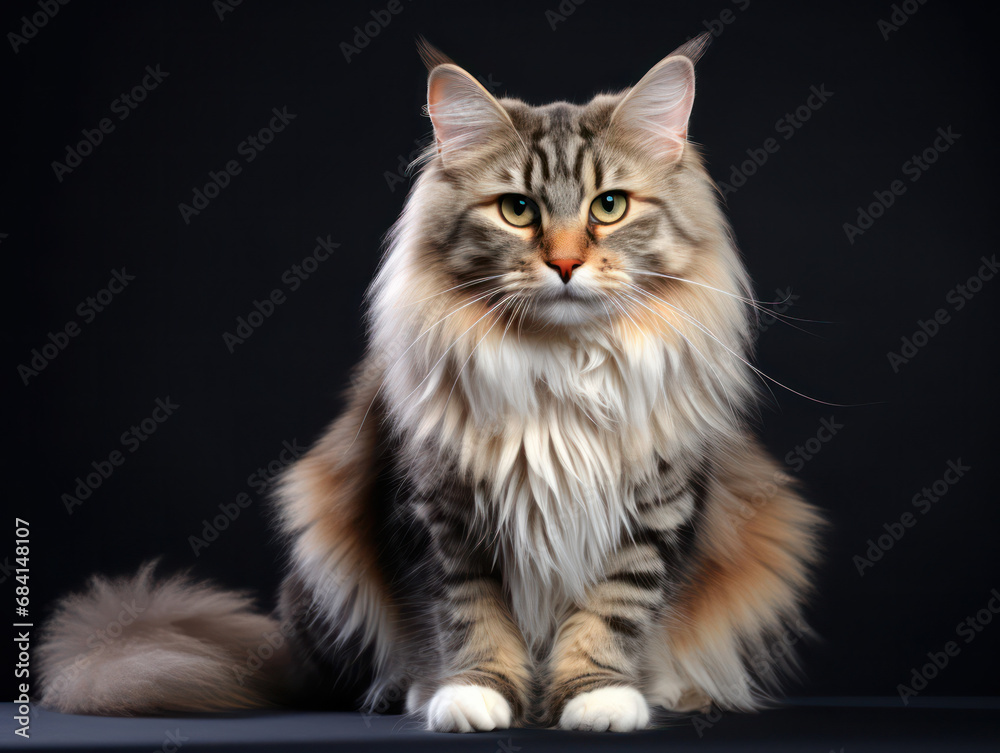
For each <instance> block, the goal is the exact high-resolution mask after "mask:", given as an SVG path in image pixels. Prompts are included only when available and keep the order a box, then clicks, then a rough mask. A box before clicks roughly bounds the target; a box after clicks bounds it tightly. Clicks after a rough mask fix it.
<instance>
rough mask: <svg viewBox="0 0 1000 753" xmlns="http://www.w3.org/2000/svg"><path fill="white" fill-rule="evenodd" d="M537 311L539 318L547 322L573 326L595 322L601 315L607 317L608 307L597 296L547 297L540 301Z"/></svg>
mask: <svg viewBox="0 0 1000 753" xmlns="http://www.w3.org/2000/svg"><path fill="white" fill-rule="evenodd" d="M537 311H538V313H537V317H538V319H539V320H540V321H542V322H543V323H545V324H560V325H564V326H571V327H575V326H580V325H585V324H593V323H594V322H595V321H598V319H599V317H602V316H603V317H607V309H605V307H604V306H602V305H601V299H600V298H596V297H586V298H584V297H582V296H574V297H572V298H570V297H566V298H562V297H560V298H558V299H545V300H541V301H539V302H538V304H537Z"/></svg>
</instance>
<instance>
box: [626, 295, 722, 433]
mask: <svg viewBox="0 0 1000 753" xmlns="http://www.w3.org/2000/svg"><path fill="white" fill-rule="evenodd" d="M624 295H625V297H626V298H628V299H629V300H631V301H634V302H635V303H638V304H639V305H640V306H642V307H643V308H646V309H648V310H649V311H651V312H652V313H653V314H655V315H656V316H658V317H660V318H661V319H663V321H665V322H666V323H667V326H669V327H670V328H671V329H673V330H674V332H676V333H677V334H678V335H680V336H681V337H683V338H684V341H685V342H686V343H687V344H688V345H689V346H690V347H691V348H692V349H693V350H694V352H695V353H697V354H698V355H699V356H701V360H703V361H704V362H705V364H706V365H707V366H708V368H710V369H711V370H712V373H713V374H715V378H716V379H718V380H719V386H720V387H721V388H722V394H723V395H725V397H726V403H728V404H729V410H730V412H731V413H732V415H733V418H734V419H735V418H737V417H738V414H737V411H736V408H735V407H734V406H733V401H732V400H731V399H730V397H729V391H728V390H727V389H726V382H725V380H724V379H723V378H722V376H721V375H720V374H719V372H718V371H717V370H716V368H715V366H714V365H713V364H712V361H711V360H710V359H709V358H708V357H707V356H706V355H705V354H704V353H702V352H701V351H700V350H699V349H698V346H696V345H695V344H694V343H693V342H691V340H690V339H689V338H688V336H687V335H685V334H684V333H683V332H682V331H681V330H680V329H679V328H678V327H676V326H675V325H674V323H673V322H671V321H670V320H669V319H667V318H666V317H665V316H663V314H661V313H660V312H659V311H657V310H656V309H654V308H652V307H651V306H647V305H646V304H645V303H643V302H642V301H640V300H639V299H638V298H635V297H634V296H630V295H628V294H627V293H625V294H624Z"/></svg>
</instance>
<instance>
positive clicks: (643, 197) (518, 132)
mask: <svg viewBox="0 0 1000 753" xmlns="http://www.w3.org/2000/svg"><path fill="white" fill-rule="evenodd" d="M707 42H708V35H703V36H701V37H697V38H695V39H693V40H691V41H689V42H688V43H686V44H685V45H683V46H681V47H680V48H678V49H677V50H676V51H675V52H673V53H671V54H670V55H668V56H667V57H666V58H664V59H663V60H661V61H660V62H659V63H657V64H656V65H655V66H653V68H652V69H651V70H649V72H648V73H646V75H645V76H643V77H642V79H641V80H640V81H639V82H638V83H637V84H635V86H633V87H632V88H631V89H627V90H625V91H623V92H619V93H616V94H600V95H598V96H596V97H595V98H594V99H592V100H591V101H590V102H588V103H586V104H582V105H577V104H570V103H568V102H555V103H553V104H549V105H544V106H532V105H529V104H526V103H525V102H522V101H520V100H517V99H511V98H506V97H505V98H496V97H494V96H493V95H492V94H491V93H490V92H489V91H487V90H486V89H485V88H484V87H483V86H482V85H481V84H480V83H479V82H478V81H477V80H476V78H475V77H474V76H472V75H471V74H469V73H467V72H466V71H465V70H463V69H462V68H460V67H459V66H457V65H455V64H454V63H452V62H451V61H450V60H448V59H447V58H445V57H443V56H441V55H440V54H439V53H436V51H431V52H425V61H426V62H428V68H429V69H430V75H429V81H428V104H427V111H428V114H429V115H430V119H431V121H432V123H433V129H434V141H433V143H432V144H431V145H430V146H429V147H428V150H427V152H426V154H425V155H424V158H423V167H422V169H421V173H420V175H419V177H418V178H417V181H416V184H415V185H414V188H413V190H412V191H411V193H410V196H409V198H408V200H407V206H406V209H405V210H404V213H403V216H402V217H401V219H400V221H399V223H397V225H396V227H395V228H394V230H393V233H392V235H391V238H390V240H391V244H390V249H389V253H388V255H387V258H386V260H385V263H384V264H383V267H382V269H381V271H380V274H379V277H378V278H377V280H376V283H375V285H374V287H373V295H374V309H375V311H374V315H375V321H376V323H377V325H380V326H381V328H382V334H386V333H387V332H388V331H392V330H400V329H403V330H406V331H405V332H404V333H402V334H404V335H405V336H406V337H407V339H408V340H409V341H410V342H415V340H414V337H415V335H416V334H417V333H418V332H423V331H424V330H426V331H427V333H426V334H424V335H422V336H423V337H424V340H423V341H422V345H423V347H421V348H420V349H421V350H423V349H425V348H426V350H427V351H428V353H430V352H433V351H434V350H435V348H434V346H433V344H434V343H442V344H445V345H446V346H447V347H449V348H451V347H452V346H455V352H459V353H466V352H468V348H466V347H464V346H460V345H459V344H458V341H459V340H463V341H469V342H473V343H475V342H477V341H479V340H480V339H481V338H482V339H484V340H485V343H486V344H484V346H483V348H485V347H487V346H488V343H489V341H490V337H492V336H489V337H488V336H487V328H491V327H493V328H495V332H496V335H497V336H498V337H499V333H500V332H502V331H506V330H507V329H508V328H510V327H511V326H515V325H516V328H517V331H518V333H519V336H523V335H524V334H525V333H531V332H538V333H542V336H543V337H551V336H553V335H554V334H556V335H557V334H558V333H560V332H562V333H563V334H567V333H570V334H571V335H572V336H575V335H579V334H581V333H586V332H591V333H598V332H600V333H603V335H601V336H602V337H603V336H604V335H611V336H612V339H614V338H619V339H623V340H629V339H633V338H632V336H633V335H636V336H638V337H639V338H640V339H647V338H654V339H660V340H668V341H671V342H672V343H674V344H676V345H678V347H679V348H680V349H685V348H686V349H687V350H688V351H691V349H692V348H694V349H695V350H696V351H698V352H699V353H701V352H702V351H706V352H707V353H708V355H710V356H711V355H712V352H713V351H714V352H715V355H714V356H712V357H711V358H710V360H711V361H715V362H716V363H718V362H719V361H722V360H729V357H726V358H720V356H719V353H718V344H720V343H721V344H724V347H725V348H729V349H731V350H734V351H735V350H737V349H738V350H743V348H744V346H745V344H746V342H747V339H748V333H749V327H748V324H747V316H746V311H745V307H744V305H743V300H744V299H745V298H746V296H747V292H748V284H747V278H746V273H745V271H744V269H743V266H742V264H741V262H740V260H739V257H738V254H737V252H736V250H735V248H734V246H733V244H732V242H731V240H730V236H729V231H728V226H727V224H726V221H725V218H724V216H723V214H722V212H721V210H720V207H719V202H718V194H717V191H716V190H715V187H714V185H713V183H712V181H711V179H710V178H709V176H708V174H707V173H706V171H705V169H704V168H703V166H702V161H701V157H700V155H699V153H698V151H697V149H696V148H695V147H694V145H693V144H692V143H691V142H690V141H688V119H689V117H690V114H691V110H692V106H693V104H694V93H695V73H694V64H695V62H696V60H697V59H698V58H699V57H700V55H701V53H702V52H703V50H704V48H705V46H706V45H707ZM431 328H433V329H431ZM376 329H379V326H376ZM472 338H476V339H475V340H474V339H472ZM713 343H715V344H713ZM483 348H481V350H482V349H483ZM441 351H442V349H441V348H437V352H438V353H440V352H441Z"/></svg>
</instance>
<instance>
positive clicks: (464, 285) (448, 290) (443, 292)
mask: <svg viewBox="0 0 1000 753" xmlns="http://www.w3.org/2000/svg"><path fill="white" fill-rule="evenodd" d="M503 276H504V275H502V274H500V275H490V276H489V277H480V278H479V279H477V280H469V281H468V282H463V283H461V284H459V285H455V286H454V287H451V288H448V289H447V290H442V291H441V292H440V293H434V295H429V296H427V297H426V298H421V299H420V300H418V301H410V302H409V303H407V304H404V307H405V306H413V305H415V304H417V303H423V302H424V301H429V300H430V299H431V298H437V297H438V296H439V295H444V294H445V293H450V292H451V291H452V290H458V289H460V288H466V287H469V286H470V285H478V284H479V283H481V282H486V281H488V280H496V279H498V278H500V277H503Z"/></svg>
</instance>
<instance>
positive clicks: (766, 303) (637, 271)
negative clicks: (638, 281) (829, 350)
mask: <svg viewBox="0 0 1000 753" xmlns="http://www.w3.org/2000/svg"><path fill="white" fill-rule="evenodd" d="M623 269H624V271H626V272H630V273H631V274H637V275H646V276H647V277H662V278H664V279H667V280H677V281H678V282H687V283H690V284H692V285H699V286H701V287H703V288H708V289H709V290H714V291H715V292H716V293H722V294H723V295H728V296H729V297H730V298H735V299H736V300H738V301H743V302H744V303H746V304H749V305H750V306H752V307H753V308H754V309H755V310H757V311H759V312H760V313H761V314H766V315H767V316H772V317H774V318H775V319H777V320H778V321H780V322H781V323H782V324H787V325H788V326H789V327H794V328H795V329H797V330H798V331H799V332H804V333H805V334H807V335H813V336H815V333H814V332H810V331H809V330H805V329H802V328H801V327H796V326H795V325H794V324H791V323H790V322H788V321H785V320H786V319H791V320H793V321H797V322H808V323H809V324H833V322H829V321H824V320H822V319H803V318H801V317H798V316H791V315H789V314H783V313H780V312H777V311H771V310H770V309H766V308H763V306H780V305H782V304H784V303H787V302H788V300H789V298H790V297H791V293H789V294H788V295H787V296H785V298H784V299H783V300H780V301H759V300H757V299H755V298H747V297H744V296H741V295H736V294H735V293H730V292H729V291H728V290H722V289H721V288H716V287H713V286H711V285H707V284H705V283H703V282H698V281H697V280H689V279H688V278H686V277H677V276H676V275H665V274H661V273H659V272H646V271H643V270H641V269H631V268H623Z"/></svg>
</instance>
